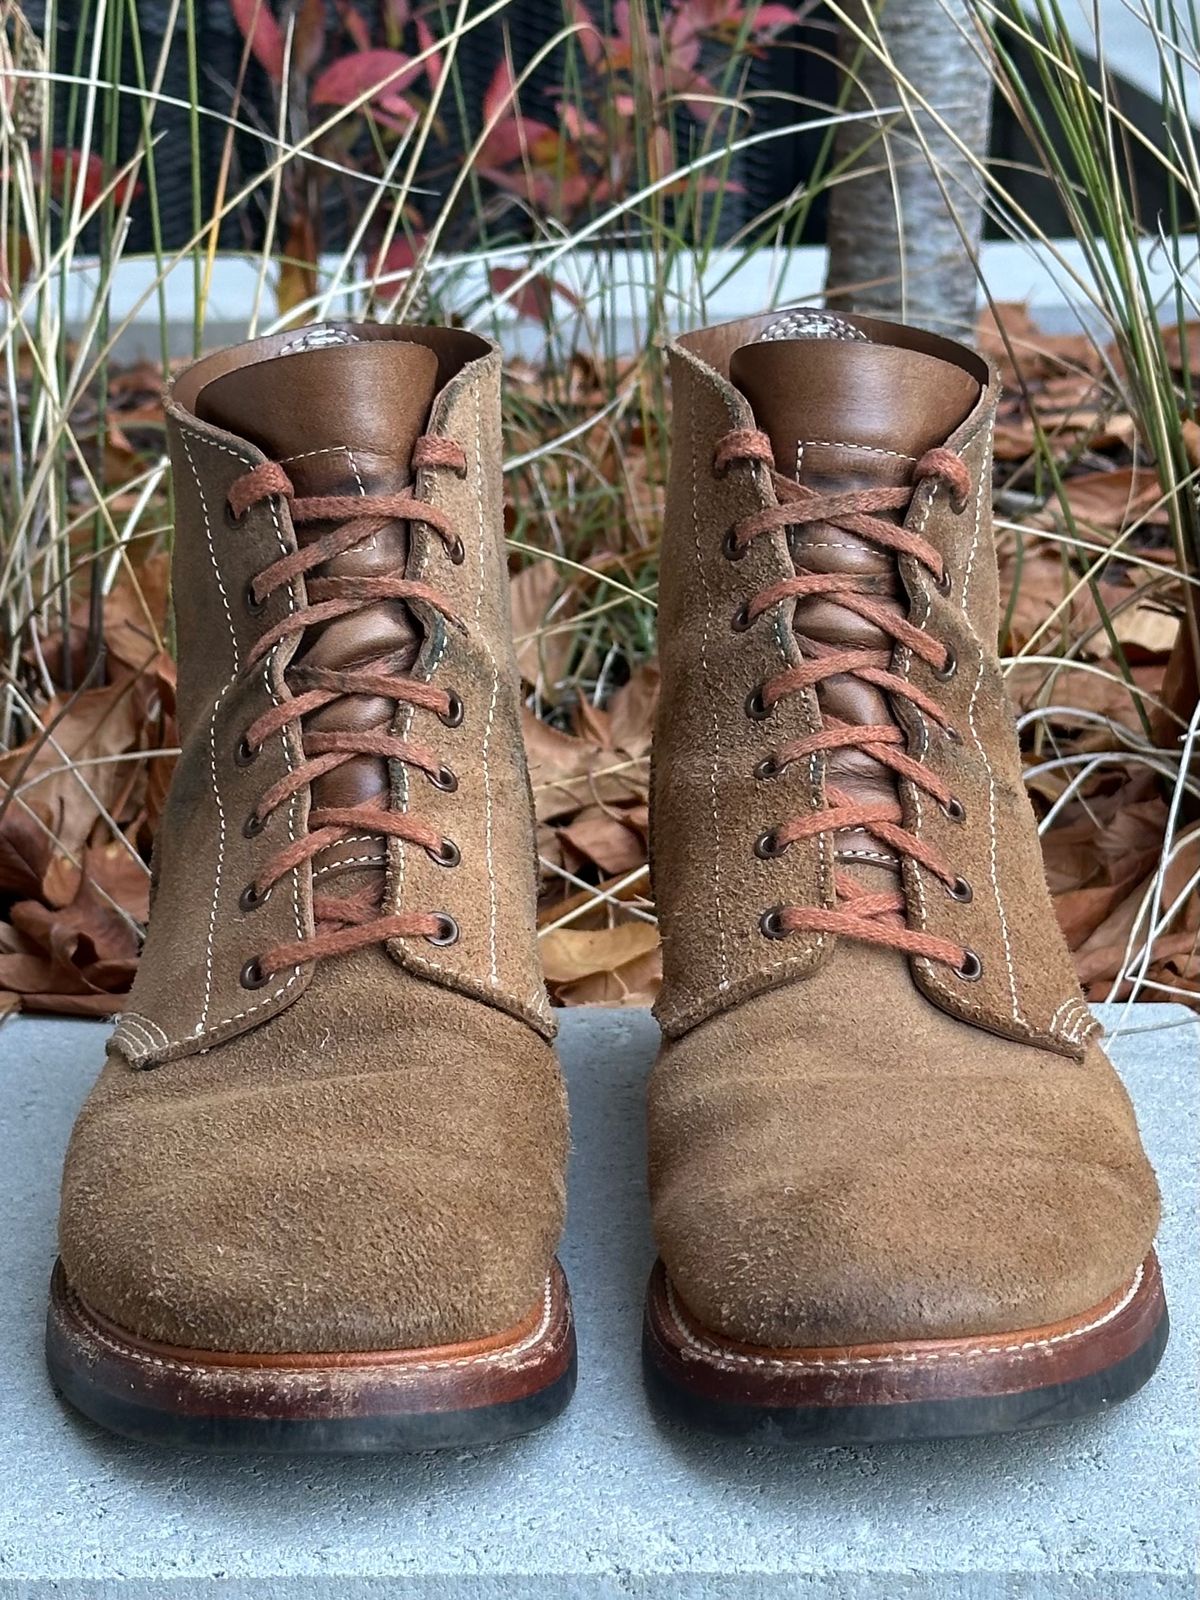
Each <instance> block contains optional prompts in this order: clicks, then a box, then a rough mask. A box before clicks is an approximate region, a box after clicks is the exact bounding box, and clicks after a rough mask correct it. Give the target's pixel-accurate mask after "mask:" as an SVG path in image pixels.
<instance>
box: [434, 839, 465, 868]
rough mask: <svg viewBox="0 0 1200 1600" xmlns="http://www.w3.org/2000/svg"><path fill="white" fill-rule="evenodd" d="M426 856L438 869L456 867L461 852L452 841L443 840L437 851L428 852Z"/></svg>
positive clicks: (460, 858)
mask: <svg viewBox="0 0 1200 1600" xmlns="http://www.w3.org/2000/svg"><path fill="white" fill-rule="evenodd" d="M427 854H428V856H429V859H430V860H431V861H432V862H434V863H435V864H436V865H437V866H439V867H456V866H458V864H459V862H460V861H461V860H462V852H461V851H460V850H459V848H458V846H457V845H456V844H455V842H454V840H453V839H443V840H442V842H441V846H440V847H439V848H438V849H437V850H430V851H428V852H427Z"/></svg>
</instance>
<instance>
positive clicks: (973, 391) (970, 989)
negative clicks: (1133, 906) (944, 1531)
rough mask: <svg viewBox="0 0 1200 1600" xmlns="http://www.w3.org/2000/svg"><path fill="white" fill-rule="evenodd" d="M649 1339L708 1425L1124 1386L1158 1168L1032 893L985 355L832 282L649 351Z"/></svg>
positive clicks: (1086, 1404)
mask: <svg viewBox="0 0 1200 1600" xmlns="http://www.w3.org/2000/svg"><path fill="white" fill-rule="evenodd" d="M671 377H672V384H673V393H674V406H675V423H674V429H675V432H674V456H673V464H672V473H671V482H670V490H669V502H668V515H667V529H666V534H665V538H664V545H663V552H662V584H661V595H660V609H659V622H660V641H661V656H662V699H661V710H660V713H659V722H658V728H657V732H656V743H655V777H654V785H653V826H652V836H653V851H654V856H653V868H654V886H655V891H656V895H657V900H658V906H659V912H660V917H661V922H662V928H663V935H664V951H665V968H666V977H665V983H664V986H663V990H662V995H661V998H660V1001H659V1005H658V1008H657V1009H658V1016H659V1020H660V1022H661V1023H662V1026H663V1031H664V1034H665V1040H664V1044H663V1048H662V1053H661V1056H660V1058H659V1061H658V1063H657V1066H656V1068H655V1072H654V1076H653V1081H652V1085H651V1090H650V1176H651V1186H652V1196H653V1206H654V1224H655V1231H656V1234H657V1239H658V1245H659V1250H660V1255H661V1261H660V1264H659V1266H658V1267H657V1269H656V1271H655V1273H654V1276H653V1279H652V1281H651V1287H650V1294H649V1302H648V1314H647V1324H646V1347H645V1348H646V1357H647V1370H648V1374H649V1378H650V1382H651V1385H652V1388H653V1390H654V1392H655V1393H656V1394H657V1395H658V1396H659V1397H660V1398H661V1399H662V1400H663V1401H664V1402H665V1403H667V1404H668V1405H669V1406H670V1407H671V1408H672V1410H673V1411H674V1412H675V1413H677V1414H679V1415H681V1416H684V1417H686V1418H688V1419H691V1420H695V1421H697V1422H699V1423H701V1424H702V1425H708V1426H711V1427H714V1428H719V1429H722V1430H728V1431H734V1432H745V1433H749V1432H758V1431H762V1432H764V1433H771V1432H780V1433H782V1434H783V1435H785V1436H787V1437H791V1438H796V1439H811V1440H820V1441H840V1440H869V1439H880V1438H899V1437H914V1436H922V1435H929V1436H935V1435H943V1434H967V1433H976V1432H991V1431H1000V1430H1004V1429H1009V1428H1016V1427H1024V1426H1030V1425H1033V1424H1035V1423H1041V1422H1045V1421H1048V1420H1050V1419H1052V1418H1062V1417H1070V1416H1075V1415H1077V1414H1079V1413H1081V1412H1084V1411H1089V1410H1093V1409H1096V1408H1098V1407H1101V1406H1105V1405H1107V1404H1109V1403H1111V1402H1112V1401H1115V1400H1118V1399H1120V1398H1122V1397H1123V1396H1125V1395H1127V1394H1129V1393H1131V1392H1132V1391H1133V1390H1135V1389H1136V1388H1138V1387H1139V1386H1140V1385H1141V1384H1142V1383H1144V1382H1145V1380H1146V1379H1147V1378H1148V1377H1149V1375H1150V1373H1151V1372H1152V1371H1153V1369H1154V1367H1155V1365H1156V1363H1157V1361H1158V1358H1159V1356H1160V1354H1161V1351H1162V1348H1163V1344H1164V1341H1165V1338H1166V1329H1167V1320H1166V1311H1165V1307H1164V1302H1163V1295H1162V1287H1161V1283H1160V1279H1159V1273H1158V1267H1157V1264H1156V1262H1155V1258H1154V1254H1153V1251H1152V1248H1151V1245H1152V1241H1153V1238H1154V1233H1155V1228H1156V1226H1157V1222H1158V1196H1157V1191H1156V1187H1155V1182H1154V1177H1153V1174H1152V1172H1151V1170H1150V1167H1149V1165H1148V1164H1147V1161H1146V1157H1145V1155H1144V1154H1143V1152H1142V1148H1141V1145H1140V1143H1139V1140H1138V1133H1137V1127H1136V1125H1135V1122H1134V1117H1133V1112H1132V1110H1131V1107H1130V1104H1129V1100H1128V1097H1127V1096H1126V1094H1125V1091H1124V1089H1123V1088H1122V1086H1121V1084H1120V1082H1119V1081H1118V1079H1117V1076H1116V1074H1115V1072H1114V1071H1113V1069H1112V1067H1111V1066H1110V1064H1109V1062H1108V1061H1107V1059H1106V1058H1105V1056H1104V1054H1103V1052H1102V1051H1101V1049H1100V1046H1099V1044H1098V1042H1097V1040H1096V1034H1097V1032H1098V1025H1097V1024H1096V1023H1095V1022H1094V1021H1093V1020H1092V1018H1091V1017H1090V1014H1089V1012H1088V1009H1087V1006H1086V1005H1085V1003H1084V1001H1083V999H1082V996H1081V994H1080V991H1079V987H1078V984H1077V982H1076V979H1075V976H1074V973H1073V971H1072V968H1071V963H1070V960H1069V957H1068V954H1067V951H1066V948H1065V946H1064V943H1063V940H1062V938H1061V936H1060V934H1059V931H1058V928H1057V926H1056V924H1055V921H1054V915H1053V911H1052V909H1051V906H1050V903H1049V898H1048V895H1047V892H1046V886H1045V881H1044V879H1043V876H1042V868H1041V861H1040V856H1039V851H1038V843H1037V837H1036V832H1035V828H1034V821H1033V816H1032V813H1031V811H1030V807H1029V804H1028V802H1027V800H1026V797H1025V793H1024V789H1023V787H1022V782H1021V768H1020V760H1019V755H1018V749H1017V744H1016V740H1015V738H1014V734H1013V725H1012V719H1011V714H1010V711H1009V708H1008V706H1007V704H1006V702H1005V698H1004V690H1003V683H1002V679H1001V674H1000V668H999V664H998V661H997V657H996V651H995V640H996V635H997V625H998V618H997V582H996V563H995V559H994V556H993V548H992V528H991V515H990V465H991V435H992V423H993V417H994V413H995V406H996V396H997V389H996V379H995V376H994V374H993V373H992V372H991V371H990V370H989V368H988V367H987V365H986V363H985V362H984V361H982V360H981V359H980V358H979V357H977V356H976V355H974V354H972V353H971V352H970V351H969V350H966V349H964V348H963V347H962V346H960V345H956V344H952V343H950V342H949V341H947V340H945V339H940V338H936V337H934V336H932V335H929V334H926V333H921V332H918V331H915V330H913V329H909V328H904V327H899V326H894V325H892V324H888V323H883V322H873V321H867V320H865V319H862V318H857V317H833V316H826V315H822V314H814V313H803V312H801V313H789V314H787V315H780V314H775V315H773V316H765V317H758V318H748V319H746V320H744V321H741V322H736V323H733V324H731V325H728V326H726V327H718V328H710V329H706V330H704V331H702V332H699V333H695V334H691V335H689V336H688V337H686V338H683V339H681V340H680V341H679V343H678V345H676V346H675V347H674V348H673V349H672V351H671Z"/></svg>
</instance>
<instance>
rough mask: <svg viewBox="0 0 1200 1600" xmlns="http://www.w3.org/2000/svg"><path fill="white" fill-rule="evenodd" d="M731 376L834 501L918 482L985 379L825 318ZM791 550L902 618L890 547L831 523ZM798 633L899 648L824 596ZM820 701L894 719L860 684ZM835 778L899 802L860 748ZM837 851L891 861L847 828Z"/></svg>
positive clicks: (783, 321) (774, 342)
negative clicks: (867, 582)
mask: <svg viewBox="0 0 1200 1600" xmlns="http://www.w3.org/2000/svg"><path fill="white" fill-rule="evenodd" d="M729 375H730V378H731V380H732V382H733V383H734V385H735V386H736V387H737V388H738V389H740V390H741V392H742V394H743V395H745V397H746V399H747V400H748V401H749V402H750V405H751V407H752V408H753V411H754V416H755V421H756V423H757V424H758V427H759V428H760V429H761V430H762V431H763V432H764V433H766V434H767V435H768V436H769V437H770V440H771V446H772V449H773V450H774V452H775V461H776V465H777V467H778V469H779V471H780V472H781V473H783V474H785V475H786V476H788V477H794V478H796V479H797V481H799V482H801V483H805V484H808V485H809V486H810V487H812V488H814V489H817V490H820V491H823V492H826V491H827V492H833V493H840V492H845V491H848V490H857V489H867V488H879V487H887V488H896V487H899V486H901V485H904V486H907V485H909V484H911V483H912V481H913V470H914V468H915V466H916V463H917V461H918V460H919V458H920V457H921V456H922V455H924V453H925V452H926V451H927V450H930V449H932V448H933V447H935V446H937V445H941V444H944V443H945V441H946V440H947V438H948V437H949V436H950V435H951V434H952V433H953V432H954V430H955V429H956V428H957V427H958V426H959V425H960V423H962V422H963V421H964V419H965V418H966V417H967V416H968V415H969V413H970V412H971V410H972V409H973V407H974V405H975V403H976V401H977V400H978V398H979V384H978V382H977V381H976V380H975V379H974V378H973V377H971V376H970V374H969V373H967V372H965V371H964V370H963V369H962V368H961V367H959V366H956V365H955V364H954V363H952V362H948V361H943V360H941V359H940V358H939V357H937V356H932V355H929V354H927V353H925V352H923V351H919V350H909V349H905V348H902V347H901V346H899V345H890V344H878V343H876V342H874V341H873V340H872V339H869V338H868V337H867V335H866V334H865V333H864V332H863V331H862V329H860V328H859V327H858V326H857V325H856V324H853V323H850V322H846V321H843V320H842V319H841V318H839V317H836V316H830V315H828V314H825V313H804V312H799V313H790V314H788V315H786V316H784V317H781V318H780V320H779V322H777V323H773V324H772V325H771V326H770V327H768V329H767V330H766V332H765V333H764V334H763V335H762V336H761V338H760V339H759V340H758V342H756V343H755V344H749V345H743V346H742V347H741V348H740V349H739V350H735V351H734V353H733V356H732V359H731V361H730V366H729ZM892 520H895V521H900V520H902V513H900V514H895V515H894V516H893V517H892ZM791 549H792V555H793V558H794V559H795V560H796V562H797V565H798V566H800V567H802V568H803V569H804V570H805V571H808V572H846V573H855V574H859V575H862V576H866V577H869V578H870V579H871V593H872V595H873V596H875V597H877V598H879V599H881V600H883V601H884V602H885V604H888V605H889V606H891V607H893V608H894V609H895V611H896V614H897V615H898V616H899V615H903V614H904V612H905V610H906V605H905V602H904V597H903V591H902V587H901V583H900V574H899V570H898V567H897V564H896V560H895V557H893V556H892V555H890V554H889V553H888V552H887V551H885V550H880V549H879V548H878V547H877V546H875V545H872V544H870V543H869V542H868V541H867V540H864V539H860V538H858V537H857V536H856V535H854V534H852V533H847V532H846V531H845V530H844V529H841V528H835V527H832V526H831V525H830V524H829V523H825V522H812V523H806V524H805V525H804V526H803V527H799V528H796V529H794V530H793V531H792V534H791ZM795 630H796V633H797V635H798V636H800V637H801V638H802V639H803V640H804V641H807V642H808V644H807V649H806V653H807V654H810V655H811V654H814V653H817V652H819V651H820V650H821V649H822V647H825V648H826V649H839V650H841V649H847V648H859V649H868V650H879V649H887V650H890V649H891V647H892V644H893V641H892V639H891V638H890V636H888V635H887V634H885V633H883V632H881V630H880V629H878V628H877V627H875V626H874V624H872V623H869V622H867V621H866V620H865V619H864V618H862V617H859V616H857V615H856V614H855V613H854V612H852V611H849V610H847V609H846V608H845V607H843V606H839V605H838V604H837V603H836V602H834V601H830V600H825V599H821V598H814V599H810V600H801V601H799V602H797V605H796V613H795ZM817 693H818V699H819V701H820V704H821V708H822V710H823V711H824V712H825V713H826V714H827V715H829V716H832V717H837V718H840V719H841V720H842V721H843V722H851V723H858V724H860V725H866V724H881V723H889V722H894V721H895V717H894V716H893V713H892V709H891V706H890V703H889V700H888V697H887V695H886V694H885V693H884V692H883V691H882V690H880V689H877V688H875V686H874V685H873V684H869V683H864V682H862V681H861V680H860V679H858V678H854V677H849V676H842V677H835V678H831V679H828V680H827V681H826V682H825V683H823V684H822V685H821V686H820V687H819V689H818V691H817ZM827 777H828V781H829V783H830V784H831V785H832V786H833V787H835V788H839V789H842V790H844V791H845V792H846V793H848V794H849V795H851V796H852V797H853V798H854V799H855V800H860V801H864V802H868V803H870V802H877V801H880V800H886V801H889V802H894V801H895V799H896V783H895V778H894V776H893V774H892V772H891V770H890V769H889V768H888V767H885V766H884V765H883V764H882V763H881V762H878V761H875V760H874V759H873V758H872V757H870V756H867V755H865V754H863V753H862V752H861V751H858V750H837V751H834V752H832V753H831V755H830V757H829V761H828V767H827ZM837 843H838V849H839V852H840V853H841V855H842V856H843V858H844V859H845V860H846V861H847V862H849V863H855V862H858V863H862V862H864V860H867V861H873V862H874V863H875V864H876V865H880V864H884V863H886V862H887V860H888V859H889V853H888V852H887V850H886V848H885V847H884V846H883V845H881V844H880V843H879V841H878V840H876V839H874V838H873V837H872V836H871V835H869V834H866V833H863V832H859V831H857V830H854V831H852V830H848V829H847V830H842V831H841V832H840V833H839V834H838V836H837ZM864 853H865V855H864ZM880 857H883V858H884V862H881V861H880ZM896 865H898V863H896Z"/></svg>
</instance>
